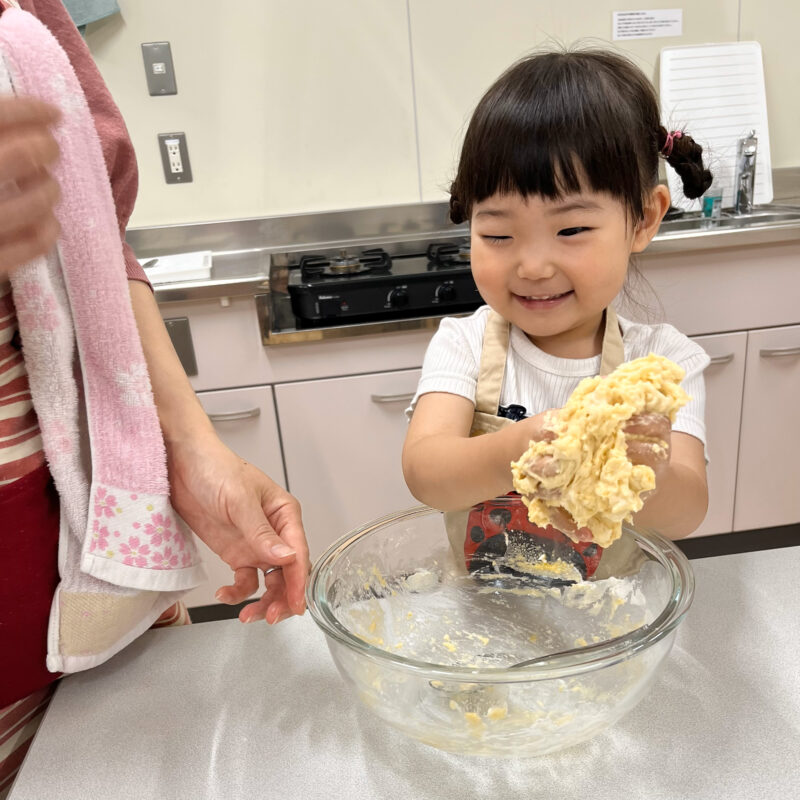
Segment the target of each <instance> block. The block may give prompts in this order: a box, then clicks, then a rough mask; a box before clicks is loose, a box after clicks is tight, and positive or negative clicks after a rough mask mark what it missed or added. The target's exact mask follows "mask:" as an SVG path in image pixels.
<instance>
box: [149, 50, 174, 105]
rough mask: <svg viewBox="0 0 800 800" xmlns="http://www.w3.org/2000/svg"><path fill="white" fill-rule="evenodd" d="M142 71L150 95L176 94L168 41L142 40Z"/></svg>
mask: <svg viewBox="0 0 800 800" xmlns="http://www.w3.org/2000/svg"><path fill="white" fill-rule="evenodd" d="M142 57H143V58H144V72H145V75H146V76H147V89H148V91H149V92H150V94H151V95H161V94H178V86H177V84H176V83H175V68H174V67H173V65H172V49H171V48H170V46H169V42H144V43H143V44H142Z"/></svg>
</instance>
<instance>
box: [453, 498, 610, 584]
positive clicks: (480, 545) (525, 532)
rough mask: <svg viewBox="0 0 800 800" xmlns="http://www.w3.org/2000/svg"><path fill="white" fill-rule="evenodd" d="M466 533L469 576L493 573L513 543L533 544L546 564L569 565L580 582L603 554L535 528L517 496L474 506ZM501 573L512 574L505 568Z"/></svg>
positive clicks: (586, 544) (589, 544)
mask: <svg viewBox="0 0 800 800" xmlns="http://www.w3.org/2000/svg"><path fill="white" fill-rule="evenodd" d="M466 533H467V535H466V537H465V540H464V558H465V560H466V565H467V569H468V570H469V571H470V572H478V571H481V570H485V569H487V568H490V569H492V570H496V565H497V559H498V558H500V559H502V556H503V555H505V552H506V550H507V549H508V548H509V546H511V544H512V543H513V541H514V540H515V539H518V540H519V541H521V542H524V543H525V545H526V546H527V547H530V546H531V545H532V544H533V545H534V546H535V548H536V549H537V550H538V551H539V552H540V553H541V554H542V555H543V556H544V557H545V558H546V560H547V561H550V562H552V561H556V560H558V559H560V560H562V561H565V562H567V563H568V564H572V565H573V566H574V567H575V568H576V569H577V570H578V572H580V574H581V577H582V578H583V580H586V579H587V578H589V577H591V576H592V575H593V574H594V572H595V570H596V569H597V565H598V564H599V563H600V557H601V556H602V554H603V549H602V548H601V547H598V546H597V545H596V544H595V543H594V542H573V541H572V539H570V538H569V537H568V536H566V535H565V534H563V533H561V531H559V530H556V529H555V528H553V527H552V526H550V525H548V526H547V527H546V528H540V527H538V526H537V525H534V524H533V523H532V522H530V521H529V520H528V509H527V507H526V506H525V504H524V503H523V502H522V498H521V497H520V496H519V495H518V494H517V493H516V492H509V493H508V494H507V495H504V496H502V497H495V498H494V499H492V500H486V501H485V502H483V503H478V504H477V505H475V506H473V507H472V508H471V509H470V512H469V516H468V518H467V531H466ZM520 537H533V539H532V540H531V539H530V538H528V539H521V538H520ZM504 569H505V570H506V571H508V572H512V573H513V572H514V570H513V569H511V568H510V567H507V566H506V567H504Z"/></svg>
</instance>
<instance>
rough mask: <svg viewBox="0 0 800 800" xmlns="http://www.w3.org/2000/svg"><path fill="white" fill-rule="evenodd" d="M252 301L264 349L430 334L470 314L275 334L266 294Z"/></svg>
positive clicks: (270, 304) (270, 308)
mask: <svg viewBox="0 0 800 800" xmlns="http://www.w3.org/2000/svg"><path fill="white" fill-rule="evenodd" d="M255 301H256V312H257V314H258V323H259V326H260V328H261V341H262V343H263V344H264V345H266V346H272V345H283V344H293V343H294V344H297V343H300V342H306V343H308V342H322V341H330V340H334V339H350V338H352V337H353V336H375V335H378V334H383V333H397V332H399V331H431V333H433V332H434V331H436V329H437V328H438V327H439V323H440V322H441V321H442V320H443V319H444V318H445V317H446V316H448V317H466V316H469V314H442V315H441V316H437V317H413V318H411V319H397V320H385V321H383V322H364V323H360V324H358V325H336V326H334V327H330V328H307V329H303V330H297V329H291V330H283V331H274V330H272V303H271V298H270V296H269V294H258V295H256V297H255Z"/></svg>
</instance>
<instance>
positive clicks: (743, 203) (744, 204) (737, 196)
mask: <svg viewBox="0 0 800 800" xmlns="http://www.w3.org/2000/svg"><path fill="white" fill-rule="evenodd" d="M757 152H758V139H757V138H756V132H755V131H751V132H750V135H749V136H744V137H742V138H741V139H739V142H738V144H737V147H736V178H735V180H734V182H733V193H734V204H733V210H734V211H735V212H736V213H737V214H750V213H752V211H753V195H754V194H755V187H756V153H757Z"/></svg>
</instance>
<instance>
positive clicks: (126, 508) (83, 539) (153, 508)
mask: <svg viewBox="0 0 800 800" xmlns="http://www.w3.org/2000/svg"><path fill="white" fill-rule="evenodd" d="M0 54H1V55H2V60H3V68H4V69H3V72H4V73H5V80H6V83H7V82H8V80H9V79H10V83H11V87H12V88H13V91H14V92H16V93H17V94H20V95H29V96H34V97H38V98H39V99H41V100H44V101H46V102H48V103H51V104H52V105H55V106H58V107H59V108H60V109H61V111H62V114H63V119H62V121H61V123H60V124H59V126H58V128H57V130H56V131H55V136H56V140H57V141H58V144H59V147H60V149H61V159H60V161H59V163H58V165H57V167H56V168H55V170H54V174H55V177H56V178H57V180H58V182H59V184H60V186H61V190H62V200H61V202H60V203H59V205H58V207H57V209H56V214H57V216H58V219H59V222H60V223H61V228H62V233H61V237H60V240H59V244H58V249H57V251H53V252H52V253H51V254H50V255H49V256H48V257H47V258H45V259H39V260H37V261H35V262H33V263H31V264H29V265H26V266H25V267H23V268H21V269H20V270H18V271H17V272H16V273H15V274H14V276H13V277H12V288H13V292H14V302H15V304H16V307H17V314H18V319H19V325H20V332H21V335H22V341H23V354H24V356H25V363H26V367H27V370H28V374H29V379H30V385H31V393H32V396H33V401H34V406H35V408H36V411H37V414H38V417H39V424H40V427H41V431H42V440H43V442H44V449H45V455H46V457H47V460H48V463H49V466H50V470H51V472H52V474H53V477H54V480H55V483H56V487H57V489H58V492H59V496H60V498H61V505H62V535H61V542H60V546H59V547H60V551H59V558H60V564H61V578H62V583H61V586H60V587H59V591H58V593H57V596H56V600H55V602H54V608H53V618H52V620H51V637H50V638H51V658H49V659H48V666H49V667H50V668H51V669H54V670H56V669H57V670H62V671H63V670H64V669H65V667H66V668H67V669H69V665H70V664H72V665H73V667H74V668H76V669H80V668H82V666H81V665H85V666H92V665H93V664H94V663H98V659H99V660H103V659H104V658H105V657H107V656H108V654H110V650H115V649H119V648H118V647H117V646H116V644H118V643H119V642H122V643H127V641H129V640H130V638H133V636H132V635H131V631H132V630H135V631H136V632H137V633H138V632H140V631H141V630H142V629H143V628H145V627H147V626H148V625H149V624H150V622H152V620H153V619H155V618H156V617H158V615H159V614H160V613H161V612H162V611H163V610H164V609H165V608H167V607H168V606H169V605H171V603H173V602H174V601H175V599H176V596H179V595H175V593H176V592H180V591H181V590H186V589H189V588H191V587H193V586H196V585H197V584H198V583H200V582H201V580H202V579H203V577H204V575H203V571H202V567H201V566H200V564H199V559H198V556H197V552H196V549H195V546H194V543H193V541H192V535H191V532H190V531H189V530H188V528H187V527H186V525H185V524H184V522H183V521H182V520H181V518H180V517H179V516H178V515H177V514H176V513H175V511H174V510H173V509H172V507H171V506H170V503H169V483H168V480H167V469H166V455H165V449H164V442H163V439H162V436H161V430H160V427H159V422H158V415H157V412H156V409H155V405H154V402H153V396H152V390H151V387H150V381H149V377H148V373H147V365H146V362H145V359H144V355H143V352H142V347H141V344H140V341H139V337H138V332H137V328H136V323H135V320H134V317H133V311H132V308H131V302H130V296H129V293H128V284H127V279H126V276H125V265H124V261H123V255H122V247H121V243H120V241H119V234H118V228H117V221H116V216H115V213H114V206H113V200H112V195H111V187H110V185H109V181H108V176H107V174H106V168H105V162H104V160H103V155H102V150H101V147H100V141H99V139H98V137H97V133H96V131H95V128H94V125H93V122H92V117H91V114H90V112H89V109H88V106H87V103H86V98H85V97H84V95H83V92H82V90H81V87H80V84H79V83H78V80H77V78H76V76H75V73H74V71H73V70H72V67H71V65H70V63H69V60H68V58H67V56H66V54H65V53H64V51H63V50H62V49H61V47H60V46H59V44H58V43H57V41H56V40H55V39H54V38H53V36H52V35H51V34H50V33H49V31H48V30H47V29H46V28H45V27H44V26H43V25H42V24H41V23H40V22H39V21H38V20H37V19H36V18H35V17H33V16H32V15H30V14H28V13H27V12H24V11H19V10H16V9H9V10H7V11H5V12H4V13H3V14H2V16H1V17H0ZM2 88H3V87H2V86H0V89H2ZM6 91H7V89H6ZM76 356H77V358H76ZM92 579H93V580H92ZM132 590H145V591H144V592H135V591H132ZM156 593H166V594H156ZM65 595H80V603H79V606H80V608H78V607H76V608H74V609H65V607H64V602H65ZM87 595H88V596H89V597H90V598H91V596H92V595H104V596H106V599H108V597H109V596H111V598H112V601H113V597H114V596H116V597H117V598H125V602H124V603H123V604H125V605H126V607H127V608H128V611H126V614H127V615H128V616H129V617H131V616H132V617H135V619H133V618H131V619H130V620H128V627H129V628H130V630H129V631H127V632H121V631H117V632H116V633H114V634H112V635H111V638H113V637H114V636H115V635H117V634H118V635H119V637H120V638H119V639H118V640H117V642H116V643H113V644H110V645H109V643H108V641H105V640H104V643H103V647H104V648H105V649H103V650H102V654H101V655H99V653H100V652H101V651H99V650H98V645H97V644H96V643H95V644H94V645H92V644H89V645H86V642H85V641H84V637H85V636H86V635H87V631H86V630H83V631H80V632H79V635H78V637H77V638H78V639H80V644H78V645H76V647H77V649H78V650H79V651H81V652H79V653H72V652H71V650H70V647H64V646H63V645H59V644H58V643H57V639H58V638H64V635H65V628H64V626H65V624H66V620H67V617H69V619H70V620H72V621H71V622H70V624H73V623H74V621H75V620H78V621H79V620H80V619H81V617H83V618H84V619H86V620H87V622H86V627H87V630H88V628H89V627H90V626H91V624H92V622H91V620H92V618H93V617H96V616H98V615H99V616H102V617H104V620H103V621H104V623H105V624H106V625H108V624H109V620H108V616H109V614H110V613H111V612H110V611H109V608H108V607H107V606H102V603H101V604H100V605H99V606H97V608H96V609H95V611H94V612H92V610H91V609H89V611H88V616H87V610H86V606H85V602H86V598H87ZM137 595H142V596H143V597H144V600H142V597H138V599H137ZM120 602H122V601H121V600H120ZM112 605H113V602H112ZM100 606H102V608H101V607H100ZM133 607H135V608H136V609H138V611H136V613H133V612H131V611H130V608H133ZM142 609H145V611H142ZM95 621H96V619H95ZM131 626H133V627H132V628H131ZM112 627H113V626H112ZM73 638H74V637H73ZM89 638H90V639H91V637H89ZM108 638H109V637H108V636H106V639H108ZM105 645H109V646H108V647H105ZM109 648H110V650H109ZM72 649H75V648H74V647H73V648H72ZM65 650H70V653H68V654H67V655H74V656H77V660H76V659H73V660H72V661H65V660H64V656H65ZM81 658H83V661H81Z"/></svg>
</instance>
